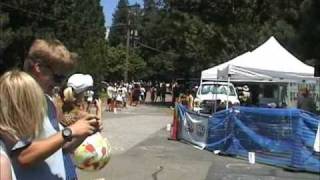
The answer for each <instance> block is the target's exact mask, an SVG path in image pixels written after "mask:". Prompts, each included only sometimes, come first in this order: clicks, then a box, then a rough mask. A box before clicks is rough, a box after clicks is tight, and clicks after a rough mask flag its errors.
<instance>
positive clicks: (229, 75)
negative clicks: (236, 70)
mask: <svg viewBox="0 0 320 180" xmlns="http://www.w3.org/2000/svg"><path fill="white" fill-rule="evenodd" d="M230 77H231V74H228V84H227V87H228V88H227V102H226V103H227V104H226V110H228V109H229V91H230V87H229V83H230Z"/></svg>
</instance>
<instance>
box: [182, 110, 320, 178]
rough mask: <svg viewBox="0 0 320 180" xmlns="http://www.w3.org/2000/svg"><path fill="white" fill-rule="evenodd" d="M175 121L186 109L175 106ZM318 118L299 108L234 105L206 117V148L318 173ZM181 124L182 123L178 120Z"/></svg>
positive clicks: (319, 165)
mask: <svg viewBox="0 0 320 180" xmlns="http://www.w3.org/2000/svg"><path fill="white" fill-rule="evenodd" d="M176 108H177V110H178V111H179V113H178V114H179V116H180V118H179V120H180V121H184V118H182V117H183V116H181V115H182V114H184V113H186V112H187V110H186V109H185V108H183V106H182V105H180V104H179V105H177V107H176ZM319 123H320V117H319V116H316V115H315V114H312V113H309V112H306V111H303V110H300V109H276V108H254V107H236V108H232V109H229V110H225V111H220V112H217V113H215V114H213V116H211V117H210V118H209V120H208V137H207V141H206V144H207V145H206V149H207V150H210V151H214V150H220V151H222V152H223V153H225V154H230V155H236V156H240V157H247V156H248V152H255V154H256V161H257V162H261V163H266V164H270V165H276V166H282V167H292V168H295V169H298V170H305V171H310V172H318V173H319V172H320V153H319V152H315V151H314V149H313V145H314V141H315V137H316V131H317V128H318V124H319ZM180 124H182V123H180Z"/></svg>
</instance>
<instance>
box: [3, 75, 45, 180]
mask: <svg viewBox="0 0 320 180" xmlns="http://www.w3.org/2000/svg"><path fill="white" fill-rule="evenodd" d="M46 109H47V104H46V99H45V97H44V95H43V91H42V89H41V87H40V86H39V85H38V84H37V82H36V81H35V80H34V79H33V78H32V77H31V76H30V75H28V74H27V73H25V72H22V71H18V70H13V71H9V72H6V73H5V74H4V75H2V76H1V78H0V132H1V133H0V163H1V164H0V170H1V173H0V179H15V174H14V172H13V170H12V167H11V162H10V159H9V158H8V157H9V156H8V154H9V153H10V151H9V150H10V149H11V148H12V147H13V146H14V145H15V144H16V143H17V141H19V140H20V139H33V138H35V137H36V136H38V134H39V133H40V129H41V127H42V123H43V118H44V117H45V115H46ZM10 171H11V173H10Z"/></svg>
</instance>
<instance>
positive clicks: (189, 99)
mask: <svg viewBox="0 0 320 180" xmlns="http://www.w3.org/2000/svg"><path fill="white" fill-rule="evenodd" d="M193 100H194V98H193V95H192V90H190V89H189V90H187V103H188V105H187V107H188V109H189V110H192V109H193Z"/></svg>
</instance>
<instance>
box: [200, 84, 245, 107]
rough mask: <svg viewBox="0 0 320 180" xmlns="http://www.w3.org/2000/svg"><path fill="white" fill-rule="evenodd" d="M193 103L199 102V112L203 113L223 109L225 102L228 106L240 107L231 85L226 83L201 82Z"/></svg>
mask: <svg viewBox="0 0 320 180" xmlns="http://www.w3.org/2000/svg"><path fill="white" fill-rule="evenodd" d="M195 101H198V102H199V106H200V107H199V110H200V112H203V113H212V112H214V110H217V111H218V110H222V109H225V107H226V104H227V102H229V104H230V105H240V101H239V99H238V95H237V92H236V90H235V88H234V86H233V84H232V83H229V84H228V83H227V82H212V81H211V82H202V83H201V84H200V87H199V89H198V92H197V96H196V100H195Z"/></svg>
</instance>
